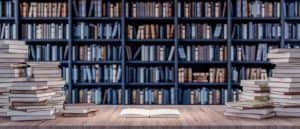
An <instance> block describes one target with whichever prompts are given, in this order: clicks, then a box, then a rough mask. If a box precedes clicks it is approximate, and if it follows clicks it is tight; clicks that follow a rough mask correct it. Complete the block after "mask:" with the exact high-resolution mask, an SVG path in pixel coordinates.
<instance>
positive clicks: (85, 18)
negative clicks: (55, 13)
mask: <svg viewBox="0 0 300 129" xmlns="http://www.w3.org/2000/svg"><path fill="white" fill-rule="evenodd" d="M72 19H73V20H74V21H121V18H118V17H73V18H72Z"/></svg>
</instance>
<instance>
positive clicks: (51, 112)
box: [8, 109, 55, 116]
mask: <svg viewBox="0 0 300 129" xmlns="http://www.w3.org/2000/svg"><path fill="white" fill-rule="evenodd" d="M54 112H55V111H54V109H49V110H44V111H35V112H24V111H17V110H10V111H9V112H8V114H9V115H10V116H51V115H54Z"/></svg>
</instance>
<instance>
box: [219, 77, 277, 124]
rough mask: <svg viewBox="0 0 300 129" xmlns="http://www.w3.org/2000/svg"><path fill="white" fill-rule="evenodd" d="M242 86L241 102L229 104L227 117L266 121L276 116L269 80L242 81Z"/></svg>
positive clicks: (226, 111) (225, 113)
mask: <svg viewBox="0 0 300 129" xmlns="http://www.w3.org/2000/svg"><path fill="white" fill-rule="evenodd" d="M241 86H242V87H243V93H242V95H241V101H239V102H233V103H227V104H226V109H225V112H224V115H225V116H234V117H242V118H252V119H264V118H270V117H273V116H274V115H275V113H274V112H273V103H272V102H270V101H269V92H270V91H269V88H268V81H267V80H242V81H241Z"/></svg>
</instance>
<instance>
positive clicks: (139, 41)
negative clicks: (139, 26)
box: [126, 39, 174, 43]
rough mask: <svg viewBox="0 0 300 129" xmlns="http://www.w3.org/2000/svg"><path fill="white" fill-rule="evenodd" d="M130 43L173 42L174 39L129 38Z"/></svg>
mask: <svg viewBox="0 0 300 129" xmlns="http://www.w3.org/2000/svg"><path fill="white" fill-rule="evenodd" d="M126 42H128V43H171V42H172V43H173V42H174V39H127V40H126Z"/></svg>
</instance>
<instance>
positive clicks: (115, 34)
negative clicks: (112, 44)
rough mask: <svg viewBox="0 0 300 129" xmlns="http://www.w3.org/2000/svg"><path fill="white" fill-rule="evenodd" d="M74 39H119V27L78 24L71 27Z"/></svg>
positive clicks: (116, 23)
mask: <svg viewBox="0 0 300 129" xmlns="http://www.w3.org/2000/svg"><path fill="white" fill-rule="evenodd" d="M73 30H74V34H73V35H74V38H75V39H120V38H121V25H120V23H119V22H115V23H97V24H95V23H86V22H78V23H75V24H74V26H73Z"/></svg>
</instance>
